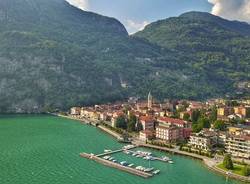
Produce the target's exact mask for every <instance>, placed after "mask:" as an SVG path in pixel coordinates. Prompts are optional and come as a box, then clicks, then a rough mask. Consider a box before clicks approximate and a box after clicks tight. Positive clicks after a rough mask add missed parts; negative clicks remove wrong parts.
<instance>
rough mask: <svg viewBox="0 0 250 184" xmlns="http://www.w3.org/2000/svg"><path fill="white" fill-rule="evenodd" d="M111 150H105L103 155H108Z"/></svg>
mask: <svg viewBox="0 0 250 184" xmlns="http://www.w3.org/2000/svg"><path fill="white" fill-rule="evenodd" d="M111 151H112V150H109V149H105V150H104V153H109V152H111Z"/></svg>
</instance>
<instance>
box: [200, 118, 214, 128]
mask: <svg viewBox="0 0 250 184" xmlns="http://www.w3.org/2000/svg"><path fill="white" fill-rule="evenodd" d="M198 124H199V125H200V127H202V128H210V127H211V124H210V122H209V119H208V118H204V117H202V118H199V120H198Z"/></svg>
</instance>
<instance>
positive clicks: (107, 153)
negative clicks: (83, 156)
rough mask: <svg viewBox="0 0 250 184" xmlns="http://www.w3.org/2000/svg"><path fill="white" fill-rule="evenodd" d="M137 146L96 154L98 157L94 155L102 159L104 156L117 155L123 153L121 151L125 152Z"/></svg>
mask: <svg viewBox="0 0 250 184" xmlns="http://www.w3.org/2000/svg"><path fill="white" fill-rule="evenodd" d="M136 147H137V146H135V145H133V146H131V147H129V148H122V149H119V150H114V151H109V152H105V153H101V154H98V155H95V156H97V157H103V156H106V155H110V154H114V153H119V152H123V151H126V150H131V149H134V148H136Z"/></svg>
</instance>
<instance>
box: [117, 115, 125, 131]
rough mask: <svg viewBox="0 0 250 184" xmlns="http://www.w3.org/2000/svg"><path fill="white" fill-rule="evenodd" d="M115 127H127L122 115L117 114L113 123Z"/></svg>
mask: <svg viewBox="0 0 250 184" xmlns="http://www.w3.org/2000/svg"><path fill="white" fill-rule="evenodd" d="M115 125H116V127H117V128H122V129H126V128H127V123H126V119H125V117H124V116H119V117H118V118H117V119H116V123H115Z"/></svg>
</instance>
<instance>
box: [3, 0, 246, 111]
mask: <svg viewBox="0 0 250 184" xmlns="http://www.w3.org/2000/svg"><path fill="white" fill-rule="evenodd" d="M0 25H1V26H0V64H1V68H0V77H1V78H0V102H1V103H0V111H1V112H42V111H47V110H49V109H57V108H58V109H67V108H68V107H70V106H73V105H83V104H90V103H101V102H108V101H114V100H119V99H124V98H126V97H128V96H132V95H138V96H141V97H144V96H145V95H146V94H147V93H148V91H149V90H152V93H153V95H154V96H155V97H157V98H159V99H163V98H190V99H204V98H208V97H215V96H220V95H225V94H226V93H229V94H233V93H234V92H235V90H236V89H235V88H234V86H235V84H237V82H239V81H245V80H249V78H250V76H249V72H248V71H249V70H250V67H249V65H250V63H249V61H250V39H249V35H250V26H249V25H247V24H246V23H241V22H231V21H227V20H224V19H221V18H218V17H215V16H213V15H210V14H205V13H200V12H191V13H187V14H184V15H182V16H180V17H177V18H169V19H166V20H162V21H158V22H156V23H152V24H150V25H149V26H147V27H146V28H145V30H143V31H142V32H139V33H136V34H135V35H134V36H132V37H131V36H129V35H128V33H127V31H126V29H125V28H124V26H123V25H122V24H121V23H120V22H119V21H118V20H116V19H114V18H109V17H104V16H101V15H98V14H95V13H91V12H85V11H81V10H79V9H77V8H75V7H73V6H71V5H70V4H68V3H67V2H66V1H64V0H25V1H24V0H0Z"/></svg>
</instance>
